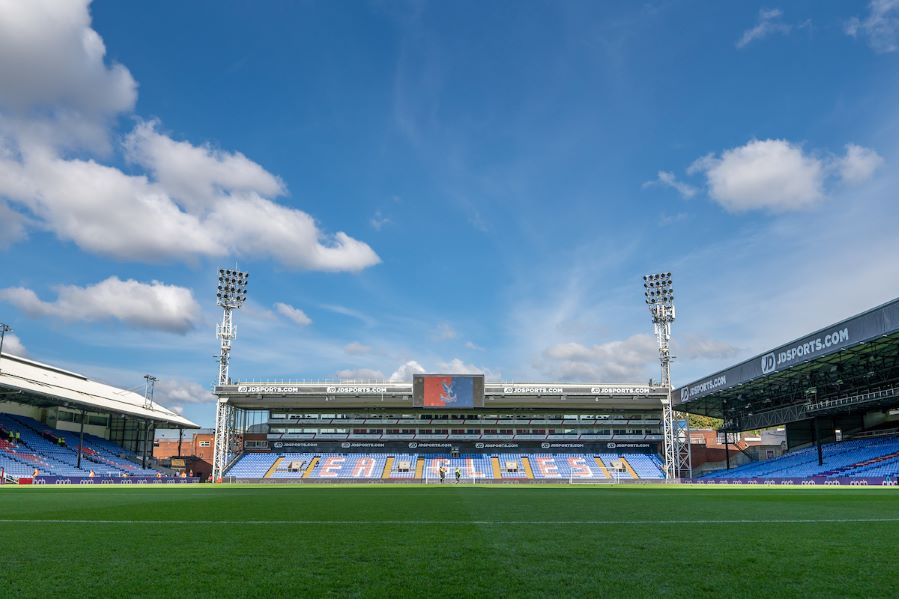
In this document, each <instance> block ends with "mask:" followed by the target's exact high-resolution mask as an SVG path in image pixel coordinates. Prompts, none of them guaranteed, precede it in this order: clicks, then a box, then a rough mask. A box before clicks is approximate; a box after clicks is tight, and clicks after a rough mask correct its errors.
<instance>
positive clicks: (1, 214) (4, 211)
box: [0, 202, 26, 250]
mask: <svg viewBox="0 0 899 599" xmlns="http://www.w3.org/2000/svg"><path fill="white" fill-rule="evenodd" d="M25 237H26V232H25V219H24V218H23V217H22V215H21V214H19V213H18V212H16V211H15V210H13V209H11V208H10V207H9V206H7V205H6V204H5V203H3V202H0V250H3V249H6V248H8V247H9V246H11V245H12V244H14V243H16V242H17V241H21V240H22V239H24V238H25Z"/></svg>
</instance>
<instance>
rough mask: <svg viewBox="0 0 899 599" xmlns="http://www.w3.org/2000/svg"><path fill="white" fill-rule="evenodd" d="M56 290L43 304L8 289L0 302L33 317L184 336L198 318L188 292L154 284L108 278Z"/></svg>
mask: <svg viewBox="0 0 899 599" xmlns="http://www.w3.org/2000/svg"><path fill="white" fill-rule="evenodd" d="M56 291H57V299H56V300H55V301H44V300H41V299H40V298H39V297H38V296H37V294H36V293H35V292H34V291H32V290H31V289H27V288H24V287H10V288H6V289H0V300H4V301H6V302H8V303H10V304H13V305H14V306H16V307H18V308H19V309H20V310H22V311H24V312H25V313H26V314H28V315H30V316H33V317H54V318H61V319H63V320H68V321H78V320H82V321H99V320H118V321H121V322H124V323H126V324H129V325H132V326H135V327H139V328H146V329H157V330H161V331H168V332H172V333H186V332H187V331H189V330H191V329H193V328H194V327H195V326H196V325H197V323H198V321H199V319H200V306H199V304H198V303H197V302H196V300H195V299H194V296H193V293H192V292H191V291H190V290H189V289H186V288H184V287H176V286H174V285H166V284H164V283H160V282H158V281H153V282H152V283H149V284H147V283H140V282H138V281H135V280H132V279H128V280H127V281H122V280H121V279H119V278H117V277H110V278H108V279H106V280H104V281H101V282H100V283H97V284H96V285H90V286H87V287H77V286H75V285H63V286H59V287H57V289H56Z"/></svg>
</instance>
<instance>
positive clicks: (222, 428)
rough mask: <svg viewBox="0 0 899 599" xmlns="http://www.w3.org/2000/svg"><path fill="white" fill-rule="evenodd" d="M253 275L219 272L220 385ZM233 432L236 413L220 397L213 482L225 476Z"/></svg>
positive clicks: (225, 379) (226, 380)
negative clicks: (236, 317)
mask: <svg viewBox="0 0 899 599" xmlns="http://www.w3.org/2000/svg"><path fill="white" fill-rule="evenodd" d="M249 278H250V275H249V274H248V273H245V272H241V271H239V270H230V269H224V268H220V269H219V283H218V288H217V291H216V294H215V297H216V303H217V304H218V305H219V306H220V307H221V309H222V322H221V324H219V325H217V326H216V331H215V334H216V336H217V337H218V338H219V339H220V340H221V346H220V352H219V377H218V383H217V384H218V385H219V386H221V385H228V384H230V382H231V379H230V377H229V376H228V365H229V363H230V361H231V342H232V341H234V338H235V337H236V336H237V331H236V329H235V328H234V325H233V324H232V312H233V311H234V310H237V309H238V308H240V307H241V306H242V305H243V303H244V302H245V301H246V299H247V282H248V280H249ZM233 432H234V411H233V409H232V408H231V405H230V404H228V400H227V399H226V398H224V397H220V398H219V400H218V402H217V403H216V410H215V442H214V447H213V452H212V480H213V481H217V480H219V478H220V477H221V476H222V474H223V473H224V470H225V466H226V465H227V462H228V455H229V454H230V453H231V450H232V447H231V441H232V436H233V435H232V433H233Z"/></svg>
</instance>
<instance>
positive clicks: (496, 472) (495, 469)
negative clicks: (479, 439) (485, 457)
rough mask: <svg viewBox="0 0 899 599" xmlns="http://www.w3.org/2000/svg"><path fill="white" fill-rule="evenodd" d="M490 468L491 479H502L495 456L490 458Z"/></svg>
mask: <svg viewBox="0 0 899 599" xmlns="http://www.w3.org/2000/svg"><path fill="white" fill-rule="evenodd" d="M490 467H491V468H492V469H493V478H496V479H500V478H502V477H503V471H502V469H501V468H500V467H499V458H498V457H497V456H491V457H490Z"/></svg>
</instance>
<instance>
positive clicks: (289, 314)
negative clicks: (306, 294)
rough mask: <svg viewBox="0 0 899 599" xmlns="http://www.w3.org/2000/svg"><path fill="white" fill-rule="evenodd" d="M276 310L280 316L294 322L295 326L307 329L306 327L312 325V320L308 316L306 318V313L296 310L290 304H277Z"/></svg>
mask: <svg viewBox="0 0 899 599" xmlns="http://www.w3.org/2000/svg"><path fill="white" fill-rule="evenodd" d="M275 310H277V311H278V314H280V315H281V316H283V317H284V318H286V319H288V320H290V321H292V322H293V323H294V324H297V325H299V326H301V327H305V326H308V325H310V324H312V319H311V318H309V317H308V316H306V313H305V312H303V311H302V310H300V309H299V308H294V307H293V306H291V305H290V304H285V303H282V302H277V303H276V304H275Z"/></svg>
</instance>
